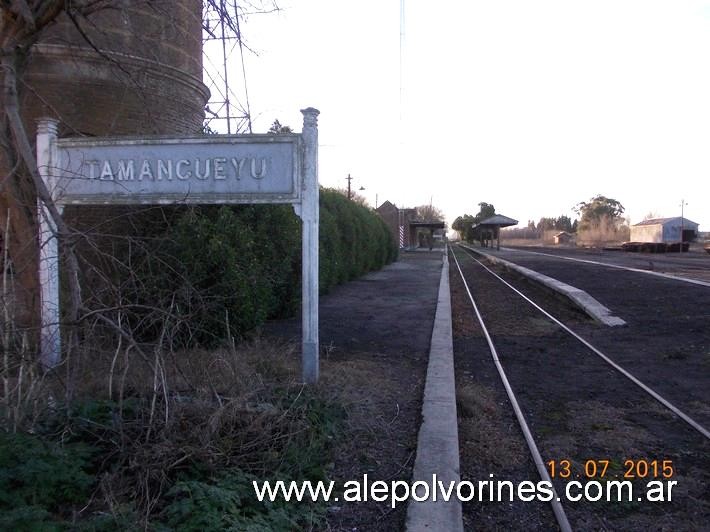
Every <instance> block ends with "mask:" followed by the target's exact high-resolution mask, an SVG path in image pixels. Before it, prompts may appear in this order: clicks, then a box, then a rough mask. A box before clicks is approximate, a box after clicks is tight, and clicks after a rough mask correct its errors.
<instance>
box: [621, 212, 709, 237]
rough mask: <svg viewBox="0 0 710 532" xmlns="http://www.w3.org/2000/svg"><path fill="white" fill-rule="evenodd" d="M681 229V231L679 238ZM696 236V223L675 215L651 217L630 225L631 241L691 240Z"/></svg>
mask: <svg viewBox="0 0 710 532" xmlns="http://www.w3.org/2000/svg"><path fill="white" fill-rule="evenodd" d="M681 231H682V232H683V234H682V238H681ZM697 237H698V224H696V223H695V222H693V221H691V220H688V219H687V218H681V217H680V216H677V217H675V218H653V219H651V220H644V221H643V222H639V223H637V224H635V225H632V226H631V235H630V238H629V239H630V240H631V242H658V243H661V242H662V243H670V242H680V241H681V240H682V241H683V242H691V241H693V240H695V239H696V238H697Z"/></svg>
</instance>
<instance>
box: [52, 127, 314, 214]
mask: <svg viewBox="0 0 710 532" xmlns="http://www.w3.org/2000/svg"><path fill="white" fill-rule="evenodd" d="M58 148H59V150H58V151H59V170H58V172H57V180H56V191H55V194H56V197H57V199H58V200H59V201H60V202H61V203H64V204H91V203H93V204H102V203H107V204H110V203H173V202H188V203H240V202H245V203H246V202H249V203H255V202H257V203H258V202H259V201H264V202H269V203H274V202H297V201H299V199H300V171H299V169H300V166H299V165H300V162H299V136H298V135H279V136H266V135H264V136H257V135H249V136H239V135H237V136H226V135H216V136H205V137H197V138H182V139H175V138H171V139H160V138H156V139H141V140H125V139H121V140H116V141H111V140H101V141H98V142H92V141H91V140H85V139H62V140H60V141H58Z"/></svg>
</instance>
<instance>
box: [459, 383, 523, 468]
mask: <svg viewBox="0 0 710 532" xmlns="http://www.w3.org/2000/svg"><path fill="white" fill-rule="evenodd" d="M456 409H457V412H458V418H459V445H460V446H461V447H462V448H463V447H470V448H472V449H474V450H475V455H476V461H477V462H478V463H481V464H494V465H495V466H497V467H509V466H511V465H518V464H521V463H523V462H524V461H525V460H527V454H526V453H525V449H524V448H523V445H522V444H521V442H520V441H519V438H510V437H509V434H508V433H507V432H506V431H505V430H504V429H503V427H505V426H506V421H505V419H504V414H503V412H502V411H501V407H500V406H499V405H498V404H497V403H496V401H495V393H494V391H493V390H492V389H491V388H489V387H487V386H483V385H481V384H476V383H466V384H463V385H459V386H458V387H457V390H456Z"/></svg>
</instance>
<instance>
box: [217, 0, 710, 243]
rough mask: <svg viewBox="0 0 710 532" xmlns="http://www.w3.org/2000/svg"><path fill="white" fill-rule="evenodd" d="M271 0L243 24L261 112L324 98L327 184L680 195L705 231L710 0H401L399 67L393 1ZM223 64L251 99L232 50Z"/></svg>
mask: <svg viewBox="0 0 710 532" xmlns="http://www.w3.org/2000/svg"><path fill="white" fill-rule="evenodd" d="M277 3H278V6H279V7H280V8H281V10H280V11H279V12H277V13H269V14H254V15H249V16H248V17H247V19H246V20H245V21H244V23H243V24H242V28H241V30H242V33H243V35H244V40H245V43H246V44H247V45H248V47H249V48H250V49H252V50H254V51H255V52H256V53H249V52H246V53H245V71H246V86H247V89H248V92H249V104H250V109H251V114H252V117H253V128H254V132H255V133H257V132H265V131H266V130H267V129H268V128H269V126H270V125H271V123H272V122H273V121H274V119H278V120H279V121H280V122H281V123H282V124H287V125H289V126H291V127H292V128H293V129H294V130H295V131H300V130H301V125H302V116H301V114H300V112H299V110H300V109H303V108H305V107H309V106H312V107H315V108H317V109H319V110H320V111H321V115H320V117H319V144H320V147H319V177H320V183H321V185H323V186H327V187H340V188H344V187H346V186H347V181H346V177H347V176H348V174H350V175H352V177H353V181H352V186H353V188H354V189H359V188H360V187H364V188H365V190H364V191H362V192H361V194H363V195H364V196H365V197H366V199H367V200H368V202H369V203H370V204H371V205H373V206H374V204H375V201H376V200H377V201H378V203H382V202H383V201H384V200H389V201H391V202H393V203H395V204H396V205H397V206H399V207H414V206H417V205H423V204H429V203H430V202H431V203H433V205H434V206H436V207H438V208H440V209H441V210H443V212H444V213H445V215H446V219H447V221H448V223H449V224H451V223H452V222H453V220H454V219H455V218H456V217H457V216H460V215H462V214H465V213H467V214H476V213H477V212H478V203H479V202H487V203H492V204H493V205H495V207H496V211H497V212H499V213H502V214H505V215H507V216H510V217H512V218H515V219H517V220H519V221H520V222H521V225H523V226H524V225H526V224H527V221H528V220H535V221H537V220H539V219H540V218H541V217H543V216H546V217H557V216H560V215H567V216H570V217H575V213H574V212H573V211H572V208H573V207H574V205H576V204H577V203H579V202H581V201H586V200H589V199H590V198H591V197H593V196H595V195H597V194H602V195H605V196H607V197H611V198H614V199H617V200H618V201H620V202H621V203H622V204H623V205H624V206H625V207H626V213H625V214H626V215H628V216H629V217H630V220H631V223H637V222H639V221H641V220H643V218H644V217H645V216H647V215H648V214H650V213H653V214H655V215H658V216H662V217H671V216H680V214H681V201H682V200H685V203H686V204H685V206H684V213H685V216H686V217H687V218H688V219H690V220H692V221H694V222H697V223H699V224H700V230H701V231H710V1H707V2H702V1H692V0H611V1H609V0H595V1H594V2H592V1H578V0H536V1H534V2H532V1H530V0H525V1H519V0H486V1H483V0H466V1H464V0H460V1H453V0H438V1H437V2H432V1H429V2H424V1H422V0H405V1H404V26H403V27H404V38H403V47H402V56H401V70H400V1H399V0H358V1H353V0H350V1H345V0H279V1H278V2H277ZM230 73H231V76H232V77H231V78H230V85H231V86H232V87H233V90H234V92H235V93H236V94H238V95H239V96H240V98H242V99H243V96H244V91H243V84H244V81H243V78H242V75H241V64H240V63H239V55H238V54H232V56H231V63H230ZM400 74H401V80H402V81H401V84H400ZM400 88H401V89H402V90H401V91H400Z"/></svg>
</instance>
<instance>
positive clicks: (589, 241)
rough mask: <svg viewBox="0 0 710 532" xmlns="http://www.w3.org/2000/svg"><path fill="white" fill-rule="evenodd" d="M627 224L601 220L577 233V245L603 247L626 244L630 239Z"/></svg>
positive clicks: (606, 219)
mask: <svg viewBox="0 0 710 532" xmlns="http://www.w3.org/2000/svg"><path fill="white" fill-rule="evenodd" d="M630 231H631V230H630V229H629V226H628V224H621V225H620V224H619V223H617V222H615V221H614V220H610V219H609V218H606V217H604V218H602V219H601V220H599V221H598V222H597V223H595V224H593V225H592V226H591V227H589V228H587V229H584V230H580V231H578V232H577V244H578V245H580V246H588V247H604V246H609V245H615V244H621V243H622V242H627V241H628V240H629V237H630Z"/></svg>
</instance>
